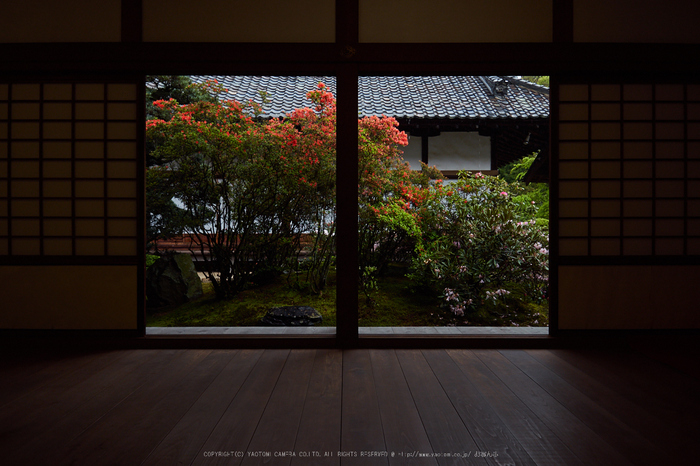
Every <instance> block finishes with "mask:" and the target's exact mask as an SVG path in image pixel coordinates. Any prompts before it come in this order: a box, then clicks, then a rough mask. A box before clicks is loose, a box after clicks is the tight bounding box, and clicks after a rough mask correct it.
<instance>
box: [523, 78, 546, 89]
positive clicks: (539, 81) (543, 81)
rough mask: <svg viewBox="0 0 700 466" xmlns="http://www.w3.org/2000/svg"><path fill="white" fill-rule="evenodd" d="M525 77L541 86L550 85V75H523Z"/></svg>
mask: <svg viewBox="0 0 700 466" xmlns="http://www.w3.org/2000/svg"><path fill="white" fill-rule="evenodd" d="M523 79H525V80H526V81H530V82H531V83H535V84H539V85H540V86H546V87H549V76H523Z"/></svg>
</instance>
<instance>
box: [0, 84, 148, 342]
mask: <svg viewBox="0 0 700 466" xmlns="http://www.w3.org/2000/svg"><path fill="white" fill-rule="evenodd" d="M139 88H140V86H138V85H137V84H135V83H102V82H93V83H85V82H80V83H36V82H32V83H11V84H0V261H1V263H2V264H4V265H3V266H2V267H1V268H2V273H3V274H5V275H7V274H8V273H9V274H10V275H11V276H14V275H12V274H11V273H10V272H14V271H17V270H15V269H16V267H20V266H23V267H27V269H22V273H24V276H25V278H26V277H27V276H28V275H31V274H29V273H27V272H26V270H33V269H32V267H35V268H36V276H34V277H31V278H29V279H28V282H29V283H31V286H29V285H27V286H26V287H24V288H26V289H28V290H31V289H33V290H34V292H33V294H32V296H33V301H32V302H35V301H37V300H38V301H42V302H43V301H45V302H44V305H43V306H42V305H39V304H37V306H38V308H41V309H42V311H41V312H45V313H47V316H53V317H55V318H56V319H57V320H56V322H59V321H60V322H61V324H60V325H58V326H57V327H55V328H84V326H85V323H84V322H82V318H81V317H79V316H82V315H83V314H84V313H85V312H86V309H84V308H82V307H81V306H89V308H90V310H91V311H90V312H92V313H94V314H95V315H94V316H93V317H91V319H90V320H89V322H92V323H93V324H95V325H98V324H99V325H102V324H104V325H106V327H92V328H123V326H124V319H123V316H122V315H121V314H122V313H123V312H126V313H127V314H129V315H130V316H131V317H132V320H133V322H131V327H132V328H135V326H136V314H137V311H136V308H137V302H138V299H137V294H138V291H137V283H138V280H137V277H136V272H137V270H138V264H139V262H140V261H139V258H140V254H141V250H140V246H139V244H142V242H143V238H142V235H141V234H140V233H139V225H140V224H141V225H142V222H140V221H139V217H140V216H142V212H141V213H139V210H140V209H139V199H138V194H137V191H138V189H137V185H138V183H139V167H138V163H137V159H138V153H139V143H138V141H139V140H140V138H139V128H140V125H139V124H138V114H139V112H138V108H139V105H142V102H141V101H140V100H138V95H139V92H138V89H139ZM141 210H142V209H141ZM59 264H61V265H59ZM112 266H119V267H117V268H115V269H114V270H110V271H107V272H104V273H103V270H104V269H105V267H106V268H109V267H112ZM93 272H94V273H93ZM114 274H116V275H119V276H122V274H123V276H124V277H127V276H128V277H129V279H128V280H126V281H127V282H129V285H128V286H126V285H125V286H122V287H121V291H119V292H116V291H115V290H112V289H109V290H105V294H104V296H103V298H102V299H90V300H87V301H86V300H85V299H83V298H84V296H86V295H89V292H90V290H91V289H95V290H97V289H103V288H105V287H106V288H109V286H110V285H107V284H96V283H93V282H94V281H95V280H98V277H101V276H103V277H108V279H109V280H112V281H114V280H115V279H116V278H115V276H114ZM70 276H74V277H76V280H78V279H79V277H83V278H80V280H83V279H84V278H85V276H87V277H89V280H87V281H85V280H83V284H82V285H80V286H77V285H75V286H74V287H73V288H71V287H63V291H61V292H60V293H59V294H61V296H58V295H52V294H51V293H49V290H56V289H57V288H56V287H55V286H54V285H55V283H56V281H57V280H59V279H64V278H65V277H70ZM44 279H46V280H47V281H46V282H43V281H42V280H44ZM132 279H133V280H132ZM116 280H117V281H116V282H118V283H122V282H123V280H118V279H116ZM130 280H131V281H130ZM116 282H115V283H116ZM3 283H5V284H6V285H7V286H8V288H7V289H17V290H18V289H19V288H20V287H19V286H18V287H17V288H15V287H12V286H10V285H9V284H10V283H14V282H13V281H12V280H10V281H7V280H5V281H4V282H3ZM78 290H81V291H80V292H79V293H78V292H77V291H78ZM73 291H76V293H73ZM108 291H109V292H108ZM57 293H58V291H57ZM119 293H121V295H120V297H119V299H118V300H116V301H115V299H114V296H115V294H119ZM13 296H14V294H13ZM93 298H94V296H93ZM4 299H5V301H4V303H5V305H4V306H3V308H4V310H6V312H10V313H12V314H13V315H14V317H12V318H11V321H12V322H13V325H14V326H15V327H16V326H17V325H19V323H18V321H17V318H19V317H17V316H21V315H23V316H25V317H26V316H28V315H29V314H28V313H27V311H26V309H22V308H17V309H14V310H13V309H10V308H9V307H8V306H9V304H8V303H10V301H11V297H10V296H6V297H5V298H4ZM124 300H126V301H127V302H128V303H129V306H127V307H126V308H122V307H120V311H119V314H114V315H111V314H109V313H110V312H111V311H110V309H112V308H113V306H112V304H111V303H114V302H119V303H121V304H123V303H124ZM57 302H64V303H65V304H66V305H65V306H64V308H63V309H59V307H57V306H56V305H55V303H57ZM70 302H73V303H74V304H75V306H73V307H71V305H70V304H69V303H70ZM18 305H19V304H18ZM8 309H9V310H8ZM59 314H60V315H61V316H60V318H59ZM47 316H44V318H42V319H39V320H33V319H31V318H29V317H27V319H25V320H24V321H22V322H23V325H20V326H21V327H23V328H44V327H45V326H46V325H48V326H49V328H54V327H53V325H54V324H53V323H51V322H54V320H52V319H53V317H51V318H49V317H47ZM3 319H4V320H7V316H3ZM115 319H116V320H115ZM41 322H43V323H41ZM110 322H111V324H110ZM112 324H113V325H112ZM37 325H38V326H39V327H36V326H37Z"/></svg>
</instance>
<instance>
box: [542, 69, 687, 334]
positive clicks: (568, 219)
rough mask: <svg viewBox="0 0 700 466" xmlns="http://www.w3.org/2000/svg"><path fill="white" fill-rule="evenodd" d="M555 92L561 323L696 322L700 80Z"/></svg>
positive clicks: (663, 325) (657, 324) (567, 86)
mask: <svg viewBox="0 0 700 466" xmlns="http://www.w3.org/2000/svg"><path fill="white" fill-rule="evenodd" d="M558 95H559V104H558V108H557V112H556V113H557V114H558V122H557V123H555V124H556V125H557V129H556V133H558V144H557V152H558V159H557V160H556V162H557V163H555V165H554V167H555V168H556V172H555V173H554V179H555V182H558V187H557V189H558V194H559V199H558V206H557V208H558V219H555V220H556V221H557V227H558V228H557V230H558V238H557V240H558V252H559V255H558V263H559V269H558V271H559V289H558V293H559V328H561V329H567V328H687V327H695V326H697V325H698V323H700V312H698V311H697V309H698V307H697V302H698V300H699V299H700V287H698V286H697V277H698V276H699V275H698V274H699V273H700V267H698V266H697V265H694V264H697V263H698V261H697V259H698V258H699V257H700V86H698V85H688V84H658V83H643V84H622V83H616V84H562V85H561V86H560V87H559V89H558ZM555 142H556V141H555ZM611 264H613V265H611Z"/></svg>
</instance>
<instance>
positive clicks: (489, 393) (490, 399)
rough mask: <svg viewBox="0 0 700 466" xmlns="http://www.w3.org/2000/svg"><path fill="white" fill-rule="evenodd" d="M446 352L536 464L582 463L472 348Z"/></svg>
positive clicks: (572, 465)
mask: <svg viewBox="0 0 700 466" xmlns="http://www.w3.org/2000/svg"><path fill="white" fill-rule="evenodd" d="M447 353H448V354H449V356H450V357H451V358H452V359H453V360H454V361H455V363H456V364H457V366H458V367H459V369H460V371H461V372H462V373H464V374H465V376H466V377H467V378H468V379H469V380H470V381H471V382H472V383H473V384H474V385H475V386H476V387H477V388H478V390H479V392H480V393H481V394H482V396H483V397H484V399H485V400H486V402H487V403H488V404H489V405H490V406H491V407H492V408H493V410H494V411H495V412H496V413H497V414H498V416H499V417H500V418H501V419H502V420H503V422H504V423H505V425H506V426H508V428H509V430H510V431H511V432H512V433H513V435H514V436H515V438H516V439H517V440H518V442H519V443H520V444H521V445H522V446H523V448H525V450H526V451H527V453H528V455H529V456H530V457H531V458H532V459H533V460H534V461H535V462H536V463H537V464H538V465H560V464H565V465H571V466H580V465H582V464H583V463H582V462H581V461H579V460H578V458H576V456H575V455H574V454H573V452H572V451H571V450H570V449H569V448H568V447H567V446H566V445H564V443H563V442H562V441H561V440H560V439H559V437H557V436H556V435H555V434H554V432H552V430H551V429H549V427H548V426H547V425H546V424H545V423H544V422H543V421H542V420H541V419H540V418H539V417H537V415H536V414H535V413H534V412H533V411H532V410H531V409H530V408H529V407H528V405H527V404H525V403H524V402H523V401H522V400H521V399H520V398H518V397H517V396H516V395H515V394H514V393H513V391H512V390H510V388H508V387H507V386H506V385H504V384H503V382H502V381H501V380H500V379H499V378H498V377H497V376H496V374H494V373H493V371H491V369H489V368H488V367H487V366H486V365H485V364H484V363H483V362H482V361H481V359H479V358H478V357H476V355H475V354H474V353H473V352H472V351H469V350H448V351H447Z"/></svg>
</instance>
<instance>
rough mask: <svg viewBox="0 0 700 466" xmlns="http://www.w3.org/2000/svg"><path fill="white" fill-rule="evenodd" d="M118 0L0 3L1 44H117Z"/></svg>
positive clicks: (118, 26)
mask: <svg viewBox="0 0 700 466" xmlns="http://www.w3.org/2000/svg"><path fill="white" fill-rule="evenodd" d="M121 3H122V2H121V0H100V1H99V2H95V1H92V0H61V1H60V2H51V1H46V0H22V1H17V2H12V1H6V2H2V14H0V43H1V42H14V43H18V42H24V43H31V42H35V43H36V42H118V41H120V40H121Z"/></svg>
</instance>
